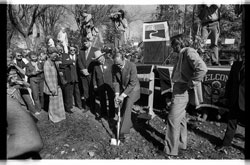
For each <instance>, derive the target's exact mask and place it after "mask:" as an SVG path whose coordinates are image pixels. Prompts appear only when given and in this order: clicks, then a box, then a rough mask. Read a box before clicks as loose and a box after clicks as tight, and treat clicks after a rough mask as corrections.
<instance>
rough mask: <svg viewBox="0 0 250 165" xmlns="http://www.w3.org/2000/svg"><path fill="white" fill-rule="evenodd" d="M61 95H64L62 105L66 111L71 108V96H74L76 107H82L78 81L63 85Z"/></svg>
mask: <svg viewBox="0 0 250 165" xmlns="http://www.w3.org/2000/svg"><path fill="white" fill-rule="evenodd" d="M63 95H64V100H63V101H64V107H65V110H66V111H68V110H70V109H71V108H73V97H74V101H75V105H76V106H77V107H78V108H80V109H82V101H81V95H80V90H79V84H78V82H70V83H67V84H66V85H65V86H64V87H63Z"/></svg>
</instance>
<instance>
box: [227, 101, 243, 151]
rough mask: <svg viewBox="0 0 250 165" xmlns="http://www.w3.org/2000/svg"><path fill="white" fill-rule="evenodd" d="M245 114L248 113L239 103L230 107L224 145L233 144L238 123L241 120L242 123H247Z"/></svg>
mask: <svg viewBox="0 0 250 165" xmlns="http://www.w3.org/2000/svg"><path fill="white" fill-rule="evenodd" d="M245 115H246V114H245V111H242V110H240V109H239V106H238V105H236V106H234V107H232V109H230V111H229V113H228V122H227V130H226V133H225V135H224V138H223V142H222V145H224V146H230V145H231V142H232V140H233V138H234V135H235V132H236V129H237V125H238V123H239V122H241V123H242V124H244V123H245Z"/></svg>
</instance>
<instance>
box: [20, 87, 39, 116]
mask: <svg viewBox="0 0 250 165" xmlns="http://www.w3.org/2000/svg"><path fill="white" fill-rule="evenodd" d="M20 94H21V96H22V98H23V100H24V102H25V104H26V105H27V109H28V110H29V111H30V112H32V113H36V112H37V111H36V109H35V106H34V104H33V102H32V100H31V97H30V94H29V91H28V90H27V89H24V88H22V89H20Z"/></svg>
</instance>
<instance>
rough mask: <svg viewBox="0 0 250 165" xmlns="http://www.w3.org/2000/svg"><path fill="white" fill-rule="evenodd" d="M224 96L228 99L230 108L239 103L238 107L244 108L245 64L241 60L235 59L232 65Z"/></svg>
mask: <svg viewBox="0 0 250 165" xmlns="http://www.w3.org/2000/svg"><path fill="white" fill-rule="evenodd" d="M225 98H227V99H228V106H229V107H230V108H232V107H235V105H236V104H239V108H240V109H241V110H245V66H243V62H242V61H235V62H234V63H233V65H232V68H231V70H230V73H229V77H228V80H227V83H226V91H225Z"/></svg>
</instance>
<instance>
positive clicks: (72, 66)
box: [60, 45, 85, 113]
mask: <svg viewBox="0 0 250 165" xmlns="http://www.w3.org/2000/svg"><path fill="white" fill-rule="evenodd" d="M76 63H77V54H76V46H75V45H70V46H69V54H67V53H64V54H63V55H62V64H61V67H60V68H61V69H62V70H63V76H64V79H65V80H66V81H67V83H66V84H65V85H64V86H63V91H64V92H63V93H64V106H65V111H66V112H69V113H72V108H73V96H74V101H75V105H76V106H77V107H78V108H79V109H80V110H82V111H83V108H82V101H81V96H80V90H79V83H78V75H77V71H76ZM83 112H85V111H83Z"/></svg>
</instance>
